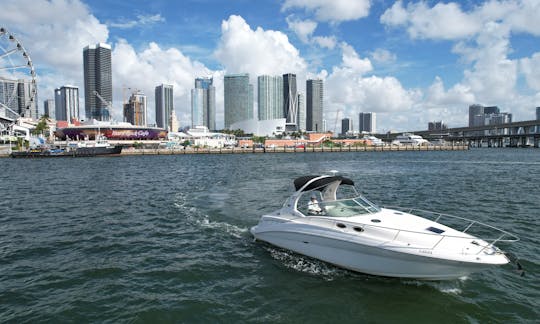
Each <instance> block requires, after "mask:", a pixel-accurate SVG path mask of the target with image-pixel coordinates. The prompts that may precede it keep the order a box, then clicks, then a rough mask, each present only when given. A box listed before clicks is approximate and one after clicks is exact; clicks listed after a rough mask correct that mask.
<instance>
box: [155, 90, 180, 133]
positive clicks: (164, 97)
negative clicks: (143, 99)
mask: <svg viewBox="0 0 540 324" xmlns="http://www.w3.org/2000/svg"><path fill="white" fill-rule="evenodd" d="M155 101H156V125H157V127H161V128H164V129H167V130H168V129H169V128H170V125H169V118H170V116H171V114H172V112H173V110H174V101H173V86H172V85H170V84H160V85H158V86H157V87H156V89H155ZM176 131H178V130H176Z"/></svg>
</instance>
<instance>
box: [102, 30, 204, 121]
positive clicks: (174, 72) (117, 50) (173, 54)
mask: <svg viewBox="0 0 540 324" xmlns="http://www.w3.org/2000/svg"><path fill="white" fill-rule="evenodd" d="M112 54H113V55H112V63H113V84H114V85H115V87H114V90H113V93H115V97H116V98H119V96H118V95H119V94H121V93H122V87H124V86H125V87H129V88H131V89H132V90H135V89H139V90H142V91H143V92H144V93H145V94H146V95H147V98H148V108H149V112H148V116H147V117H148V119H149V120H150V121H152V122H153V121H154V115H155V111H154V109H153V107H154V89H155V87H156V86H157V85H159V84H161V83H166V84H172V85H173V87H174V88H173V93H174V103H175V110H176V111H177V115H178V117H179V119H180V123H181V125H189V124H190V123H191V116H190V114H191V110H190V109H191V108H190V90H191V88H193V83H194V79H195V77H197V76H211V75H212V74H213V72H212V71H210V70H209V69H208V68H206V67H205V66H204V65H203V64H202V63H200V62H197V61H193V60H191V59H190V58H189V57H187V56H185V55H184V54H183V53H182V52H180V51H179V50H178V49H176V48H169V49H162V48H161V47H159V45H158V44H156V43H154V42H151V43H149V44H148V46H147V47H146V48H144V49H143V50H141V51H140V52H137V51H136V50H135V49H134V48H133V46H131V45H130V44H129V43H128V42H127V41H126V40H119V41H118V42H117V43H116V44H115V47H114V50H113V53H112ZM126 95H128V94H127V93H126ZM116 103H117V104H116V106H117V107H120V106H121V102H120V100H118V99H117V100H116ZM116 114H117V116H116V117H117V118H119V117H121V112H120V111H119V109H117V111H116Z"/></svg>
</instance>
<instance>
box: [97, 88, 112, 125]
mask: <svg viewBox="0 0 540 324" xmlns="http://www.w3.org/2000/svg"><path fill="white" fill-rule="evenodd" d="M94 95H96V97H98V99H99V100H101V102H102V103H104V104H105V105H106V106H107V109H108V111H107V119H110V118H111V114H110V112H111V111H112V110H113V107H112V103H110V102H108V101H107V100H105V98H103V97H102V96H101V95H100V94H99V93H98V92H97V91H96V90H94Z"/></svg>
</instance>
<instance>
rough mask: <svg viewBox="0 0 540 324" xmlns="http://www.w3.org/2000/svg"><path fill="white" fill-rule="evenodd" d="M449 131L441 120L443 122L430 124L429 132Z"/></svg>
mask: <svg viewBox="0 0 540 324" xmlns="http://www.w3.org/2000/svg"><path fill="white" fill-rule="evenodd" d="M447 129H448V126H446V124H445V123H444V122H443V121H442V120H441V121H433V122H429V123H428V130H429V131H438V132H440V131H445V130H447Z"/></svg>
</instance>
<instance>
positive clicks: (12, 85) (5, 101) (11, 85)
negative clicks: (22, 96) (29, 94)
mask: <svg viewBox="0 0 540 324" xmlns="http://www.w3.org/2000/svg"><path fill="white" fill-rule="evenodd" d="M0 104H2V105H3V106H6V107H7V108H9V109H10V110H12V111H13V112H15V113H17V114H19V99H18V86H17V82H16V81H11V80H0Z"/></svg>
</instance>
